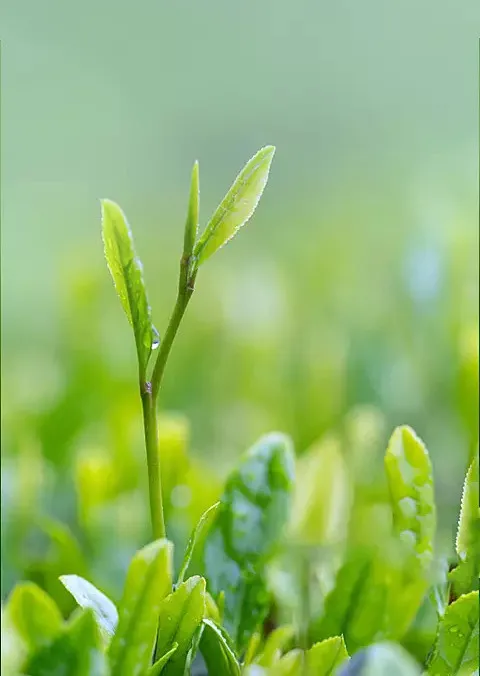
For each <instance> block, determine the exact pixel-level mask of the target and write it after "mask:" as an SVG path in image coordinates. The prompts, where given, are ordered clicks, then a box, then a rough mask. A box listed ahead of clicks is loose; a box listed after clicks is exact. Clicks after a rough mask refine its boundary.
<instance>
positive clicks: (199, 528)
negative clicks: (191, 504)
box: [177, 502, 220, 585]
mask: <svg viewBox="0 0 480 676" xmlns="http://www.w3.org/2000/svg"><path fill="white" fill-rule="evenodd" d="M219 507H220V503H219V502H216V503H215V504H214V505H212V506H211V507H209V508H208V509H207V511H206V512H204V513H203V514H202V516H201V517H200V519H199V521H198V523H197V525H196V526H195V528H194V529H193V531H192V534H191V535H190V538H189V540H188V543H187V548H186V550H185V556H184V557H183V563H182V567H181V569H180V573H179V574H178V580H177V585H179V584H181V583H182V582H183V580H184V578H185V573H186V572H187V569H188V566H189V565H190V561H191V559H192V554H193V550H194V548H195V544H196V542H197V539H198V537H199V536H200V535H202V533H204V532H205V531H206V530H208V528H209V526H210V525H211V524H212V521H213V519H214V518H215V514H216V513H217V510H218V508H219Z"/></svg>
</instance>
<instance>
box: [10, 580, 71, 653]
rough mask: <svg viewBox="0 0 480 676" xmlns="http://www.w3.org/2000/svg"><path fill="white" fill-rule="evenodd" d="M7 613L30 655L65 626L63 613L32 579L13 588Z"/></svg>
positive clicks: (50, 640)
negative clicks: (63, 624)
mask: <svg viewBox="0 0 480 676" xmlns="http://www.w3.org/2000/svg"><path fill="white" fill-rule="evenodd" d="M5 613H6V616H7V618H8V622H9V623H10V624H11V626H12V627H13V629H14V630H15V632H16V634H17V635H18V637H19V638H20V639H21V640H22V642H23V643H24V644H25V646H26V648H27V651H28V652H29V653H30V654H32V653H33V652H34V651H36V650H38V649H39V648H41V647H42V646H45V645H48V644H49V643H51V642H52V640H53V639H54V638H55V637H56V636H57V634H59V632H60V630H61V628H62V616H61V614H60V611H59V609H58V607H57V606H56V604H55V602H54V601H53V600H52V599H51V598H50V596H48V594H46V593H45V592H44V591H43V590H42V589H40V587H37V585H36V584H33V583H32V582H23V583H22V584H19V585H17V586H16V587H15V588H14V590H13V591H12V593H11V595H10V598H9V600H8V603H7V606H6V609H5Z"/></svg>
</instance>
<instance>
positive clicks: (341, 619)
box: [309, 550, 388, 652]
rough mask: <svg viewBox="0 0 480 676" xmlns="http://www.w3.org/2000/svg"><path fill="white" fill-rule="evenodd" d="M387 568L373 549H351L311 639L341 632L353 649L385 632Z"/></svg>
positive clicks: (337, 634) (351, 649)
mask: <svg viewBox="0 0 480 676" xmlns="http://www.w3.org/2000/svg"><path fill="white" fill-rule="evenodd" d="M387 576H388V570H387V569H386V567H385V564H384V562H383V560H382V559H381V558H380V557H377V556H374V555H373V553H372V552H370V551H360V550H352V551H351V552H350V553H349V554H348V557H347V559H346V560H345V562H344V563H343V565H342V566H341V568H340V569H339V570H338V572H337V575H336V579H335V584H334V586H333V588H332V589H331V590H330V592H329V593H328V594H327V596H326V598H325V603H324V609H323V612H322V613H321V615H320V616H319V617H317V618H315V620H314V621H313V622H312V624H311V627H310V631H309V635H310V640H311V641H312V642H318V641H323V640H324V639H326V638H328V637H330V636H339V635H342V636H343V637H344V638H345V642H346V645H347V648H348V650H349V651H350V652H354V651H355V650H358V649H359V648H361V647H363V646H366V645H368V644H369V643H370V642H371V641H372V640H373V639H374V638H375V637H378V636H379V635H380V634H382V632H383V629H384V623H385V619H384V616H385V604H386V597H387Z"/></svg>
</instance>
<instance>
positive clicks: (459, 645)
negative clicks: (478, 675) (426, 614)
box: [428, 591, 479, 676]
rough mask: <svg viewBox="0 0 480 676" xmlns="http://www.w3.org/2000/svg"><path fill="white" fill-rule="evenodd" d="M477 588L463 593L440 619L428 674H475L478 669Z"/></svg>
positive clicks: (443, 675)
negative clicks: (468, 592)
mask: <svg viewBox="0 0 480 676" xmlns="http://www.w3.org/2000/svg"><path fill="white" fill-rule="evenodd" d="M478 612H479V606H478V591H475V592H471V593H470V594H465V595H464V596H460V598H459V599H457V600H456V601H455V602H454V603H452V604H451V605H449V606H448V608H447V610H446V611H445V615H444V616H443V618H442V619H441V621H440V624H439V628H438V634H437V639H436V642H435V647H434V651H433V654H432V658H431V660H430V662H429V665H428V673H429V674H432V676H457V674H464V673H468V674H473V673H474V671H475V670H476V669H478V650H479V642H478Z"/></svg>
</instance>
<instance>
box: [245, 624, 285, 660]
mask: <svg viewBox="0 0 480 676" xmlns="http://www.w3.org/2000/svg"><path fill="white" fill-rule="evenodd" d="M294 636H295V629H294V627H291V626H289V625H285V626H281V627H277V628H276V629H274V630H273V631H272V632H271V634H269V635H268V637H267V640H266V641H265V645H264V647H263V650H262V653H261V655H259V657H258V658H257V659H256V660H255V662H256V663H257V664H260V665H261V666H263V667H270V666H272V664H274V663H275V662H276V661H277V660H279V659H280V657H281V655H282V653H284V652H285V649H286V647H287V646H288V644H289V643H290V642H291V640H292V639H293V637H294Z"/></svg>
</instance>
